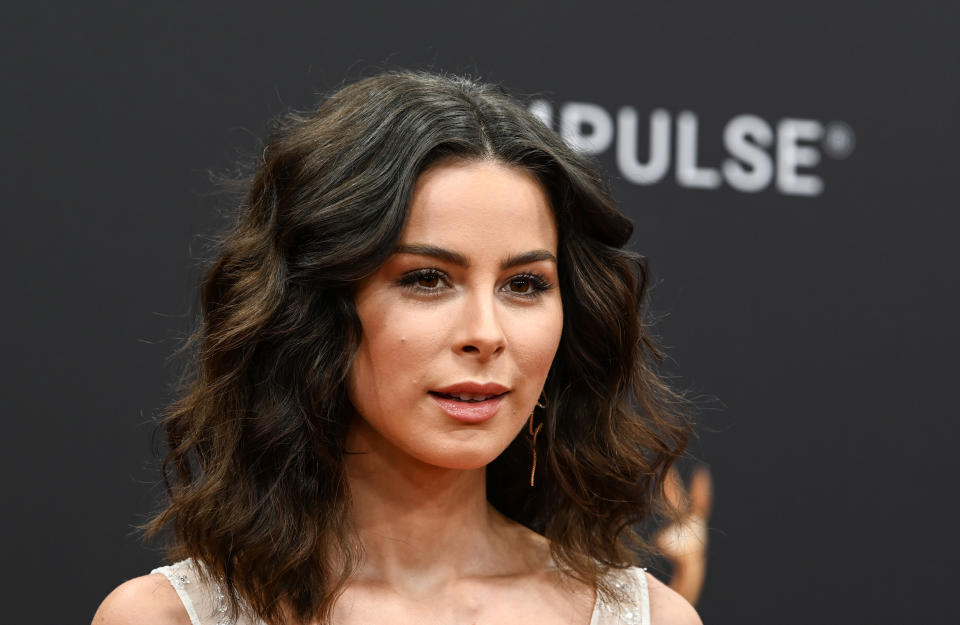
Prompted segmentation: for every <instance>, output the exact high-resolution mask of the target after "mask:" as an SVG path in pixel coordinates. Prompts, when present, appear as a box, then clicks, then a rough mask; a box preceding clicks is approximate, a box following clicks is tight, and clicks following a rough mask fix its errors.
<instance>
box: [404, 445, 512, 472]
mask: <svg viewBox="0 0 960 625" xmlns="http://www.w3.org/2000/svg"><path fill="white" fill-rule="evenodd" d="M502 451H503V450H502V449H500V450H488V449H476V448H473V449H452V450H449V451H447V452H446V453H442V454H430V455H429V457H421V460H422V461H423V462H426V463H428V464H432V465H434V466H436V467H441V468H444V469H455V470H458V471H472V470H476V469H482V468H484V467H486V466H487V465H488V464H490V463H491V462H493V461H494V460H496V458H497V456H499V455H500V453H501V452H502Z"/></svg>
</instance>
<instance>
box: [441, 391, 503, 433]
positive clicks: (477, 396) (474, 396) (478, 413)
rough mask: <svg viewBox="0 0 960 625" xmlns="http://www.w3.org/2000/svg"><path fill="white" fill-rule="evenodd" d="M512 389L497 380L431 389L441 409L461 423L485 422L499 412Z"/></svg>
mask: <svg viewBox="0 0 960 625" xmlns="http://www.w3.org/2000/svg"><path fill="white" fill-rule="evenodd" d="M509 392H510V389H508V388H507V387H505V386H503V385H501V384H497V383H495V382H487V383H485V384H480V383H478V382H461V383H458V384H452V385H450V386H445V387H443V388H438V389H433V390H431V391H430V398H431V399H433V401H435V402H436V403H437V405H438V406H440V409H441V410H443V411H444V412H446V413H447V414H448V415H450V416H451V417H453V418H454V419H456V420H457V421H460V422H461V423H483V422H484V421H486V420H487V419H489V418H490V417H492V416H493V415H495V414H496V413H497V410H498V409H499V408H500V402H502V401H503V398H504V397H505V396H506V394H507V393H509Z"/></svg>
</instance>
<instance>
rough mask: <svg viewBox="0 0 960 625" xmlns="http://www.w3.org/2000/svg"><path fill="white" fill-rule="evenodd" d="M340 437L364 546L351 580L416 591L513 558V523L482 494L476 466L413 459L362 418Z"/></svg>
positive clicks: (492, 569) (496, 569) (497, 569)
mask: <svg viewBox="0 0 960 625" xmlns="http://www.w3.org/2000/svg"><path fill="white" fill-rule="evenodd" d="M358 421H360V420H358ZM347 442H348V447H347V448H348V449H349V450H350V452H351V453H349V454H348V455H347V460H346V462H347V476H348V480H349V484H350V491H351V498H352V512H353V523H354V528H355V529H356V531H357V535H358V537H359V539H360V541H361V544H362V545H363V550H364V561H363V564H362V566H361V568H360V570H359V571H358V575H357V579H358V580H361V581H367V582H372V583H383V584H387V585H389V586H393V587H395V588H403V589H405V590H406V591H408V592H412V593H417V594H419V593H420V592H429V590H430V589H432V588H435V587H437V586H439V585H442V584H444V583H446V582H449V581H451V580H453V579H457V578H460V577H464V576H470V575H485V574H486V575H489V574H499V573H502V572H503V571H502V568H503V566H504V563H505V562H507V563H509V562H513V561H515V558H516V555H517V554H516V552H515V548H514V547H512V546H511V543H515V541H513V540H510V537H512V536H515V533H516V531H517V530H516V529H515V528H514V527H512V526H513V525H514V524H512V523H511V522H509V521H508V520H507V519H505V518H504V517H503V516H502V515H500V514H499V513H498V512H496V511H495V510H494V509H493V508H492V507H491V506H490V504H489V503H488V502H487V497H486V469H485V468H484V467H480V468H477V469H469V470H456V469H445V468H442V467H436V466H433V465H429V464H426V463H423V462H420V461H418V460H416V459H415V458H412V457H410V456H409V455H407V454H405V453H404V452H402V451H400V450H398V449H396V448H395V447H393V446H392V445H390V444H389V443H387V442H386V441H384V440H383V439H382V438H380V437H379V436H378V435H377V434H376V433H375V432H373V431H372V430H371V429H370V428H369V426H366V425H365V424H363V423H362V422H361V423H358V424H357V425H355V426H354V427H353V428H352V429H351V432H350V435H349V436H348V439H347ZM511 551H513V553H511Z"/></svg>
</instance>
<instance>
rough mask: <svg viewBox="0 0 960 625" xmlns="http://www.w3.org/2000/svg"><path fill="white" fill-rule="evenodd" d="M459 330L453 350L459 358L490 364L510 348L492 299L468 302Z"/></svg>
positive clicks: (471, 298)
mask: <svg viewBox="0 0 960 625" xmlns="http://www.w3.org/2000/svg"><path fill="white" fill-rule="evenodd" d="M458 326H459V327H458V332H457V340H456V341H455V342H454V349H455V350H456V351H457V352H458V353H460V354H466V355H470V356H473V357H475V358H477V359H478V360H487V359H490V358H493V357H495V356H497V355H499V354H500V353H502V352H503V350H504V349H505V348H506V346H507V340H506V335H505V334H504V332H503V326H502V325H501V323H500V318H499V315H498V311H497V306H496V302H495V301H494V297H493V296H492V295H490V296H475V297H468V298H466V299H465V300H464V307H463V310H462V312H461V314H460V320H459V323H458Z"/></svg>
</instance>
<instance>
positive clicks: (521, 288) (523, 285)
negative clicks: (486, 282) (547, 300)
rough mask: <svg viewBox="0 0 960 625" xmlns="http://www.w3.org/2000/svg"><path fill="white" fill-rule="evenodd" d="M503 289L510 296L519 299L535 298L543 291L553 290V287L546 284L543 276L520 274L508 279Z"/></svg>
mask: <svg viewBox="0 0 960 625" xmlns="http://www.w3.org/2000/svg"><path fill="white" fill-rule="evenodd" d="M504 288H505V289H506V290H507V291H509V292H510V294H511V295H518V296H520V297H537V296H538V295H540V294H541V293H543V292H544V291H547V290H550V289H552V288H553V285H552V284H550V283H549V282H547V281H546V280H545V279H544V278H543V276H538V275H536V274H521V275H518V276H514V277H512V278H510V279H509V280H508V281H507V283H506V284H505V285H504Z"/></svg>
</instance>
